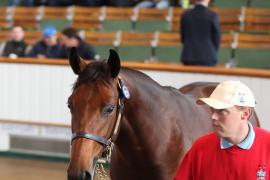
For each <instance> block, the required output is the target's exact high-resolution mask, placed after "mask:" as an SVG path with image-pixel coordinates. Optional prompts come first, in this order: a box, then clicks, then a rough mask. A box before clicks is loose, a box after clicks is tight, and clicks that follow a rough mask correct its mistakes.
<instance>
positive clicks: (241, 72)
mask: <svg viewBox="0 0 270 180" xmlns="http://www.w3.org/2000/svg"><path fill="white" fill-rule="evenodd" d="M0 63H23V64H40V65H68V64H69V62H68V60H65V59H36V58H18V59H10V58H7V57H0ZM122 66H123V67H128V68H135V69H142V70H155V71H172V72H192V73H204V74H225V75H236V76H251V77H261V78H270V70H259V69H249V68H226V67H223V66H217V67H205V66H183V65H180V64H179V65H177V64H163V63H139V62H127V61H122Z"/></svg>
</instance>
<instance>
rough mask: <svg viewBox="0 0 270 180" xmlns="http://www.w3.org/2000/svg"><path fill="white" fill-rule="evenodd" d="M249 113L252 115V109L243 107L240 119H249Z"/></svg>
mask: <svg viewBox="0 0 270 180" xmlns="http://www.w3.org/2000/svg"><path fill="white" fill-rule="evenodd" d="M251 115H252V109H251V108H244V110H243V111H242V112H241V119H243V120H249V118H250V117H251Z"/></svg>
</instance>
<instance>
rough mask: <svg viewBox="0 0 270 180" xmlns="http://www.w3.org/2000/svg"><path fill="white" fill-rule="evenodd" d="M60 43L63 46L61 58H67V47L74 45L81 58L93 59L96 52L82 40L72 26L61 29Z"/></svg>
mask: <svg viewBox="0 0 270 180" xmlns="http://www.w3.org/2000/svg"><path fill="white" fill-rule="evenodd" d="M61 43H62V45H63V46H64V47H65V50H64V51H63V56H62V58H68V52H69V49H70V48H71V47H76V48H77V51H78V54H79V55H80V56H81V57H82V58H83V59H88V60H94V59H95V56H96V52H95V49H94V47H92V46H91V45H89V44H87V43H86V42H85V41H84V40H82V38H81V37H80V36H79V34H78V31H77V30H76V29H75V28H73V27H68V28H66V29H64V30H63V31H62V36H61Z"/></svg>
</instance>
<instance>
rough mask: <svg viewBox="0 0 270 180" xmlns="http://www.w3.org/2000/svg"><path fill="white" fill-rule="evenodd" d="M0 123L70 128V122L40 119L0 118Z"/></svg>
mask: <svg viewBox="0 0 270 180" xmlns="http://www.w3.org/2000/svg"><path fill="white" fill-rule="evenodd" d="M0 123H1V124H21V125H32V126H48V127H61V128H70V124H64V123H53V122H40V121H30V120H14V119H0Z"/></svg>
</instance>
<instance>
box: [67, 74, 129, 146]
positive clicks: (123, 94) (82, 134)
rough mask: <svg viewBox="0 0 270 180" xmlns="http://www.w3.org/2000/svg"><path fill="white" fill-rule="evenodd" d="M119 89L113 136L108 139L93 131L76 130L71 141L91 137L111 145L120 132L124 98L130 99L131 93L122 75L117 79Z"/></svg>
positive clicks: (103, 143)
mask: <svg viewBox="0 0 270 180" xmlns="http://www.w3.org/2000/svg"><path fill="white" fill-rule="evenodd" d="M117 90H118V94H119V96H118V106H117V113H118V115H117V119H116V122H115V125H114V128H113V131H112V134H111V137H110V138H109V139H106V138H104V137H101V136H98V135H95V134H92V133H87V132H75V133H72V138H71V143H72V142H73V140H75V139H77V138H85V139H89V140H93V141H95V142H98V143H100V144H101V145H104V146H110V145H111V143H112V142H114V141H115V139H116V137H117V134H118V132H119V126H120V121H121V117H122V112H123V108H124V104H123V99H124V98H127V99H129V93H128V90H127V87H126V86H125V85H124V84H123V82H122V80H121V79H120V77H119V78H118V81H117Z"/></svg>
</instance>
